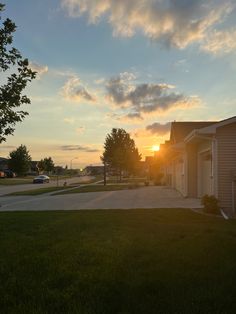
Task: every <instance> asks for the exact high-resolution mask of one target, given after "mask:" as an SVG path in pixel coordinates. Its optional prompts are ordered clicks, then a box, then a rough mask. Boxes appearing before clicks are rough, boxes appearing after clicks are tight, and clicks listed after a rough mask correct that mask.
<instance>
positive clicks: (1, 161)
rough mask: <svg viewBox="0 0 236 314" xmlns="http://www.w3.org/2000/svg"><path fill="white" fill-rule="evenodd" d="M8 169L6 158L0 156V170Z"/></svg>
mask: <svg viewBox="0 0 236 314" xmlns="http://www.w3.org/2000/svg"><path fill="white" fill-rule="evenodd" d="M7 169H8V159H7V158H3V157H0V170H2V171H4V170H7Z"/></svg>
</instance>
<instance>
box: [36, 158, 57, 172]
mask: <svg viewBox="0 0 236 314" xmlns="http://www.w3.org/2000/svg"><path fill="white" fill-rule="evenodd" d="M37 168H38V172H39V173H40V172H43V171H46V172H48V173H50V172H52V171H53V170H54V162H53V160H52V158H51V157H46V158H44V159H41V160H40V161H39V162H38V164H37Z"/></svg>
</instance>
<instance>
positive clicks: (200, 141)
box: [160, 116, 236, 215]
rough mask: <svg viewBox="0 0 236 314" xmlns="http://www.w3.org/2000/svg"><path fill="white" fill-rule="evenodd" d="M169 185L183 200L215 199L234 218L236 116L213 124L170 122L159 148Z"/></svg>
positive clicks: (235, 196)
mask: <svg viewBox="0 0 236 314" xmlns="http://www.w3.org/2000/svg"><path fill="white" fill-rule="evenodd" d="M160 151H161V154H162V157H163V163H164V166H163V172H164V176H165V181H166V183H167V184H168V185H170V186H171V187H173V188H175V189H176V190H178V191H179V192H180V193H181V194H182V195H183V196H185V197H198V198H200V197H202V196H203V195H205V194H208V195H214V196H215V197H217V198H218V199H219V201H220V206H221V208H222V209H223V210H224V211H225V212H226V213H228V214H229V215H235V214H236V209H235V205H236V116H235V117H232V118H229V119H226V120H222V121H218V122H216V121H212V122H203V121H201V122H173V123H172V125H171V133H170V140H169V141H167V142H166V143H165V144H163V145H161V150H160Z"/></svg>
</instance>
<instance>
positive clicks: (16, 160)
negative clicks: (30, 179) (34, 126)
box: [8, 145, 31, 175]
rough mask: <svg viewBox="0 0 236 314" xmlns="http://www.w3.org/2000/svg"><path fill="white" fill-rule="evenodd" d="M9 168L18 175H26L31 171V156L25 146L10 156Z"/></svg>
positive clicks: (21, 146)
mask: <svg viewBox="0 0 236 314" xmlns="http://www.w3.org/2000/svg"><path fill="white" fill-rule="evenodd" d="M9 158H10V159H9V162H8V165H9V168H10V169H11V170H13V171H14V172H16V173H17V174H18V175H25V174H26V173H27V172H28V171H29V169H30V163H31V156H30V154H29V152H28V150H27V148H26V146H25V145H20V146H19V147H18V148H17V149H16V150H13V151H12V152H11V153H10V154H9Z"/></svg>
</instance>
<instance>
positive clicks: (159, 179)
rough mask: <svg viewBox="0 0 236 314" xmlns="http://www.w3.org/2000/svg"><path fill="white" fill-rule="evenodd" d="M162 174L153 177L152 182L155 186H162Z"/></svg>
mask: <svg viewBox="0 0 236 314" xmlns="http://www.w3.org/2000/svg"><path fill="white" fill-rule="evenodd" d="M163 176H164V175H163V174H162V173H158V174H157V175H156V176H155V181H154V184H155V185H162V178H163Z"/></svg>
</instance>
